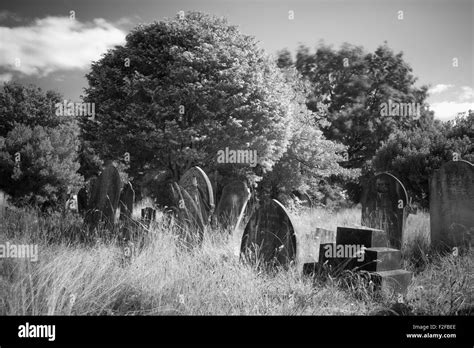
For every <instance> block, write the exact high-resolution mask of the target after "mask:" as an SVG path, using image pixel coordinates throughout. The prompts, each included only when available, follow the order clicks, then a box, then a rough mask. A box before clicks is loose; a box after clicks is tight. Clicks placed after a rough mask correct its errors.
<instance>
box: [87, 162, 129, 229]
mask: <svg viewBox="0 0 474 348" xmlns="http://www.w3.org/2000/svg"><path fill="white" fill-rule="evenodd" d="M121 184H122V183H121V180H120V175H119V172H118V170H117V168H115V167H114V165H113V164H108V165H107V166H106V167H105V169H104V170H103V171H102V173H101V174H100V175H99V177H98V178H97V180H96V181H95V182H94V183H93V185H92V191H91V195H90V198H89V204H88V206H89V208H90V211H89V212H88V214H87V219H86V221H87V223H88V224H89V226H90V227H91V229H93V228H95V227H97V225H98V224H99V222H100V221H104V222H105V224H106V225H107V227H111V226H113V225H114V223H115V212H116V210H117V207H118V203H119V198H120V186H121Z"/></svg>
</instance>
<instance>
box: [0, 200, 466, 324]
mask: <svg viewBox="0 0 474 348" xmlns="http://www.w3.org/2000/svg"><path fill="white" fill-rule="evenodd" d="M419 219H424V220H426V216H421V217H420V218H419ZM294 220H295V221H297V224H298V228H301V229H311V228H313V227H316V226H318V227H323V228H327V229H335V228H336V226H341V225H349V224H358V223H359V221H360V211H359V210H357V209H347V210H343V211H340V212H328V211H324V210H321V209H316V210H313V211H311V212H306V213H303V214H301V215H300V216H298V218H297V219H294ZM415 221H416V219H415ZM415 226H426V224H425V225H424V224H422V223H420V222H419V221H417V222H416V223H415ZM133 228H135V231H134V235H135V238H134V239H133V245H134V246H135V247H134V248H132V249H133V252H132V253H131V255H130V256H128V254H126V253H125V251H124V250H125V248H124V244H123V243H122V242H121V241H120V239H119V238H117V239H107V240H105V239H103V240H100V239H99V240H94V241H93V242H91V241H87V242H84V240H83V238H82V239H81V238H79V237H80V236H81V235H83V234H85V233H86V232H85V230H84V229H83V228H82V227H81V219H80V218H78V217H75V216H72V215H68V216H66V217H65V216H61V215H53V216H49V217H43V216H40V215H38V214H37V213H36V212H35V211H33V210H31V211H21V212H13V213H10V214H9V215H7V216H4V217H3V218H2V217H0V243H4V242H5V241H7V240H8V241H9V242H10V243H18V244H30V243H36V244H38V245H39V260H38V261H37V262H31V261H29V260H26V259H0V275H1V277H0V315H30V314H31V315H53V314H55V315H181V314H191V315H254V314H255V315H365V314H371V313H374V312H376V311H377V310H378V309H380V308H389V307H390V306H391V305H392V304H393V303H394V301H395V299H394V298H393V297H387V296H385V297H383V296H382V297H380V296H378V295H376V294H375V293H373V292H371V291H370V286H368V285H367V284H365V283H364V280H363V279H359V278H360V275H356V274H352V275H349V276H345V277H327V278H325V279H322V278H319V279H318V278H313V277H309V276H304V275H302V274H301V273H299V272H297V270H296V267H290V268H288V269H281V270H279V271H278V272H272V273H264V272H262V271H260V270H259V269H258V268H257V267H255V266H253V265H251V264H246V263H244V262H241V261H240V260H239V247H240V238H241V234H242V230H241V229H240V230H237V231H236V232H235V234H232V235H228V234H226V233H224V232H223V231H219V230H209V231H207V233H206V237H205V239H204V242H203V244H202V245H201V246H200V247H196V248H192V249H189V248H185V247H183V246H182V243H181V241H180V240H181V239H180V238H179V236H178V235H177V234H176V233H173V232H172V230H173V229H174V226H171V227H170V226H168V225H164V224H161V223H160V222H157V223H155V224H152V226H151V228H150V229H148V230H147V229H145V228H143V227H141V226H136V227H133ZM408 228H410V225H409V226H408ZM425 232H426V231H425ZM78 236H79V237H78ZM406 255H407V256H406V257H407V258H406V259H405V266H406V267H412V268H413V267H414V266H413V262H412V259H411V258H410V255H411V254H410V253H407V254H406ZM472 263H473V258H472V253H471V254H468V255H464V256H462V257H458V258H457V259H455V258H454V257H453V256H449V255H448V256H446V257H441V256H439V258H437V259H436V260H434V261H432V262H431V263H427V264H426V265H424V268H423V269H420V270H419V272H417V273H416V275H415V278H414V281H413V284H412V285H411V286H410V288H409V291H408V295H407V298H406V299H405V300H406V303H407V304H408V305H410V306H411V310H412V312H413V313H414V314H418V313H420V314H466V313H467V312H468V311H469V308H472V279H473V276H472V266H473V264H472ZM348 277H349V278H348ZM453 282H454V283H455V285H454V286H453V285H452V284H451V285H450V283H453ZM421 287H423V289H424V290H421ZM420 291H421V292H420ZM420 294H421V296H420ZM450 294H451V295H450ZM417 296H418V297H417ZM445 299H448V302H449V303H444V302H442V301H444V300H445ZM441 302H442V303H441ZM440 303H441V305H440Z"/></svg>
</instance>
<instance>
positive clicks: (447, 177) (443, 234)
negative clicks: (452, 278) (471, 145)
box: [430, 160, 474, 249]
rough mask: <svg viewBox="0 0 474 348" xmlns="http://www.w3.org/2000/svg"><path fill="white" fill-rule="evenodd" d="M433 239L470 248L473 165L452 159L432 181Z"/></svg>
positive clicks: (473, 224)
mask: <svg viewBox="0 0 474 348" xmlns="http://www.w3.org/2000/svg"><path fill="white" fill-rule="evenodd" d="M430 225H431V243H432V244H433V245H434V246H435V247H440V248H441V247H445V248H449V249H452V248H454V247H459V248H463V249H464V248H469V247H470V245H471V243H472V236H473V234H474V166H473V164H472V163H470V162H467V161H463V160H458V161H450V162H447V163H445V164H443V165H442V166H441V168H440V169H439V170H437V171H435V172H434V174H433V176H432V177H431V181H430Z"/></svg>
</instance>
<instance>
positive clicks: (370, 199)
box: [361, 173, 408, 249]
mask: <svg viewBox="0 0 474 348" xmlns="http://www.w3.org/2000/svg"><path fill="white" fill-rule="evenodd" d="M407 203H408V195H407V192H406V190H405V187H404V186H403V184H402V183H401V182H400V180H398V179H397V178H396V177H395V176H394V175H392V174H390V173H380V174H377V175H375V176H374V177H373V178H371V179H370V180H369V182H368V183H367V184H366V185H365V186H364V189H363V192H362V199H361V204H362V219H361V221H362V225H364V226H367V227H371V228H376V229H381V230H384V231H385V233H386V234H387V238H388V240H389V244H390V247H393V248H396V249H400V248H401V244H402V239H403V233H404V229H405V225H406V218H407V216H408V209H407Z"/></svg>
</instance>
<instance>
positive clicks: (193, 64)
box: [82, 12, 292, 180]
mask: <svg viewBox="0 0 474 348" xmlns="http://www.w3.org/2000/svg"><path fill="white" fill-rule="evenodd" d="M87 79H88V82H89V87H88V88H87V89H86V93H85V101H88V102H94V103H96V110H97V111H96V116H95V118H94V119H93V120H91V119H83V120H82V138H83V140H85V141H87V142H89V144H90V145H91V146H92V148H93V149H94V150H95V152H96V153H97V154H99V155H100V156H101V157H102V158H104V159H106V158H113V159H119V158H123V156H124V154H125V153H129V155H130V162H129V174H130V176H132V177H135V178H136V177H139V176H140V175H142V174H143V173H144V172H147V171H151V170H157V171H159V170H167V171H169V172H170V173H171V176H172V177H173V178H174V179H175V180H177V179H179V177H180V176H181V175H182V173H183V172H184V171H185V170H187V169H188V168H190V167H191V166H193V165H196V164H199V165H201V166H203V167H204V168H205V169H206V171H208V172H210V171H213V170H214V169H216V168H218V164H217V163H216V158H217V152H218V151H219V150H224V149H225V148H226V147H229V148H231V149H251V150H256V151H257V153H258V157H259V166H258V168H259V169H260V170H261V171H262V172H265V171H269V170H271V168H272V167H273V166H274V164H275V163H276V162H277V161H278V160H279V159H280V158H281V157H282V155H283V154H284V152H285V151H286V148H287V146H288V142H289V138H290V131H289V130H290V122H291V118H290V117H289V112H288V110H289V109H290V104H291V95H292V91H291V88H290V87H289V86H287V85H286V84H285V79H284V77H283V76H282V74H281V72H280V71H279V69H278V67H277V66H276V64H275V63H274V62H272V61H271V60H270V58H268V57H267V56H266V55H265V54H264V52H263V51H262V50H261V49H259V48H258V46H257V43H256V41H255V40H254V38H252V37H249V36H245V35H242V34H241V33H240V32H239V31H238V30H237V28H236V27H234V26H230V25H228V24H227V22H226V21H225V20H222V19H217V18H215V17H211V16H208V15H205V14H202V13H199V12H190V13H187V14H186V16H185V17H184V18H183V19H179V17H177V18H176V19H173V20H167V21H162V22H155V23H153V24H150V25H146V26H139V27H137V28H136V29H134V30H133V31H132V32H131V33H130V34H129V35H128V36H127V39H126V44H125V45H124V46H123V47H122V46H121V47H116V48H115V49H113V50H110V51H109V52H108V53H107V54H105V56H104V57H103V58H102V59H100V60H99V61H97V62H95V63H93V65H92V69H91V72H90V73H89V74H88V75H87ZM233 166H234V167H236V168H237V169H238V170H239V171H241V172H242V171H243V172H247V173H249V172H251V173H255V172H256V169H254V168H251V167H249V166H242V165H240V166H239V165H233Z"/></svg>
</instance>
